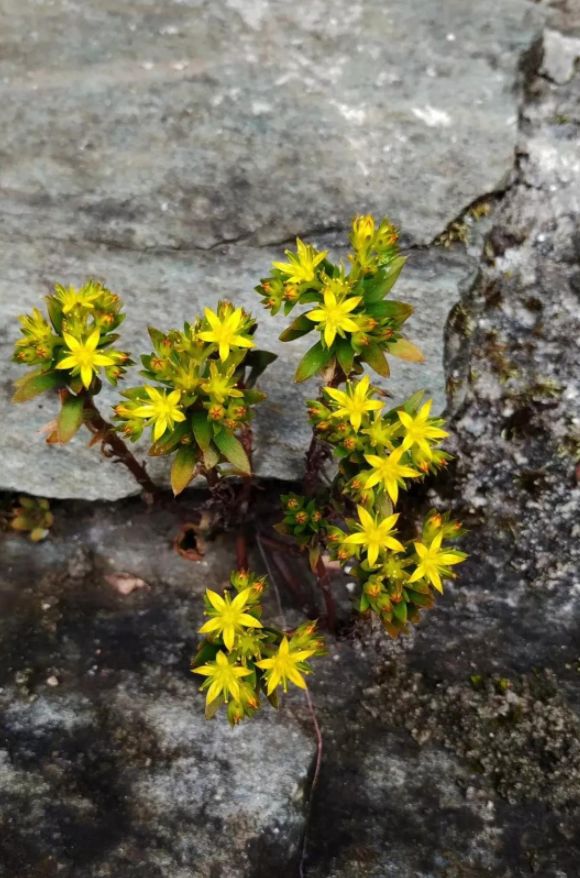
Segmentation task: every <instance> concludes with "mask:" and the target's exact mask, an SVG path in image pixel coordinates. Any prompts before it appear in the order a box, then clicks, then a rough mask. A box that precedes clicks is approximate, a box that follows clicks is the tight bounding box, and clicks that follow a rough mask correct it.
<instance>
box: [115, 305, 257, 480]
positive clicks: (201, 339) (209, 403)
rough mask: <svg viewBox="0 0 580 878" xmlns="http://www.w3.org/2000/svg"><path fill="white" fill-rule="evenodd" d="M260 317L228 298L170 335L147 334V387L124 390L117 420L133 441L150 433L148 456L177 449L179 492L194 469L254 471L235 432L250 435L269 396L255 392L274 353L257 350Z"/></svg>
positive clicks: (155, 331)
mask: <svg viewBox="0 0 580 878" xmlns="http://www.w3.org/2000/svg"><path fill="white" fill-rule="evenodd" d="M255 329H256V322H255V320H254V319H253V318H252V317H251V316H250V315H249V314H247V313H246V312H245V311H243V310H242V309H241V308H235V307H234V306H233V305H232V304H231V303H230V302H226V301H222V302H220V303H219V304H218V307H217V311H212V310H211V309H210V308H206V309H205V312H204V316H203V318H198V319H196V320H195V321H194V322H193V323H186V324H185V325H184V327H183V330H177V329H173V330H170V331H169V332H167V333H163V332H160V331H159V330H158V329H153V328H150V329H149V335H150V337H151V341H152V343H153V348H154V350H153V352H152V353H151V354H148V355H147V356H144V357H142V358H141V359H142V363H143V367H144V368H143V370H142V372H141V374H142V375H143V376H144V377H145V379H146V383H145V384H143V385H141V386H139V387H132V388H129V389H128V390H125V391H123V394H122V395H123V397H124V401H123V402H121V403H119V405H117V406H116V408H115V411H116V420H117V422H118V423H119V424H121V425H122V431H123V433H124V434H125V435H126V436H127V437H128V438H129V439H131V440H133V441H135V440H137V439H139V437H140V436H141V435H142V434H143V432H144V430H146V429H150V434H151V440H152V445H151V448H150V451H149V453H150V454H152V455H166V454H171V453H173V452H176V456H175V458H174V462H173V466H172V473H171V477H172V485H173V489H174V492H175V493H176V494H177V493H179V492H180V491H182V490H183V489H184V488H185V487H186V486H187V485H188V484H189V482H190V481H191V479H192V478H193V476H194V475H195V473H196V472H208V471H209V470H212V469H214V468H215V467H216V466H217V465H218V464H219V463H223V462H224V461H225V462H228V463H230V464H231V465H232V466H233V467H234V468H235V469H236V470H237V471H240V472H245V473H248V472H249V471H250V460H249V458H248V454H247V451H246V449H245V448H244V445H243V443H242V442H240V440H239V439H238V438H237V437H236V435H235V434H236V433H242V435H243V432H244V430H247V428H248V426H249V424H250V420H251V417H252V406H253V405H255V404H256V403H257V402H260V400H262V399H264V394H263V393H261V392H260V391H259V390H257V389H256V388H255V387H254V383H255V381H256V378H257V377H258V375H259V374H260V373H261V372H262V371H263V369H265V368H266V366H267V365H268V364H269V363H270V362H271V361H272V360H273V359H274V355H272V354H268V353H266V352H265V351H257V350H255V344H254V340H253V334H254V331H255Z"/></svg>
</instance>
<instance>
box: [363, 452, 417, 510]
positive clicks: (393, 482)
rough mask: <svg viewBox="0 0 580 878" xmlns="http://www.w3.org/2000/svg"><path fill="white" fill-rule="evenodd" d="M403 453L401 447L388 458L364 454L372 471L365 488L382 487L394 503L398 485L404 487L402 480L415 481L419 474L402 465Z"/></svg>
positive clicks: (397, 494) (396, 497)
mask: <svg viewBox="0 0 580 878" xmlns="http://www.w3.org/2000/svg"><path fill="white" fill-rule="evenodd" d="M404 453H405V451H404V449H403V447H402V446H400V447H399V448H395V450H394V451H392V452H391V453H390V454H389V456H388V457H379V456H378V454H365V460H366V461H367V463H370V465H371V466H372V470H371V472H370V475H369V476H368V478H367V480H366V482H365V487H367V488H372V487H374V485H379V484H380V485H382V487H383V488H384V489H385V490H386V491H387V493H388V495H389V497H390V498H391V500H392V501H393V503H396V502H397V500H398V498H399V485H401V486H402V487H404V486H405V482H404V481H403V480H404V479H416V478H417V477H418V476H420V475H421V473H418V472H417V470H414V469H411V467H410V466H405V464H402V463H401V462H400V461H401V457H402V456H403V454H404Z"/></svg>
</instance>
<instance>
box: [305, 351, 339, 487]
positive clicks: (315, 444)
mask: <svg viewBox="0 0 580 878" xmlns="http://www.w3.org/2000/svg"><path fill="white" fill-rule="evenodd" d="M347 377H348V376H346V375H345V374H344V372H343V371H342V369H341V368H340V366H339V365H338V364H337V365H336V366H335V367H334V372H333V374H332V377H331V378H330V380H329V381H328V383H327V384H325V387H338V385H339V384H342V382H343V381H346V379H347ZM330 455H331V451H330V448H329V447H328V445H327V444H326V443H325V442H321V440H320V439H319V438H318V436H317V435H316V432H315V431H314V430H313V431H312V439H311V440H310V445H309V447H308V451H307V452H306V466H305V472H304V480H303V483H302V484H303V489H304V493H305V494H306V496H307V497H311V496H312V495H313V494H315V493H316V488H317V487H318V481H319V478H320V470H321V469H322V467H323V466H324V464H325V463H326V461H327V460H328V458H329V457H330Z"/></svg>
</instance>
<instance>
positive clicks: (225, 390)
mask: <svg viewBox="0 0 580 878" xmlns="http://www.w3.org/2000/svg"><path fill="white" fill-rule="evenodd" d="M234 371H235V370H234V367H232V368H231V369H228V371H227V372H220V371H219V368H218V365H217V363H210V364H209V373H210V377H209V378H208V379H207V381H205V382H204V383H203V384H202V385H201V389H202V390H204V391H205V392H206V393H207V395H208V396H211V398H212V399H213V400H215V402H225V400H226V399H227V397H229V396H243V395H244V394H243V393H242V391H241V390H238V388H237V387H236V382H235V380H234V379H233V377H232V376H233V374H234Z"/></svg>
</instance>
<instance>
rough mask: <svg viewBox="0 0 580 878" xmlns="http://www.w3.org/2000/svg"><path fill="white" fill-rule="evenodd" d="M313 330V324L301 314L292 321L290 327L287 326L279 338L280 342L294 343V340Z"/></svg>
mask: <svg viewBox="0 0 580 878" xmlns="http://www.w3.org/2000/svg"><path fill="white" fill-rule="evenodd" d="M312 329H314V323H313V322H312V320H309V319H308V318H307V317H306V315H305V314H301V315H300V317H297V318H296V320H293V321H292V323H291V324H290V326H287V327H286V329H285V330H284V332H282V333H281V334H280V336H279V338H280V341H294V339H295V338H301V337H302V336H303V335H306V334H307V333H309V332H310V331H311V330H312Z"/></svg>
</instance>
